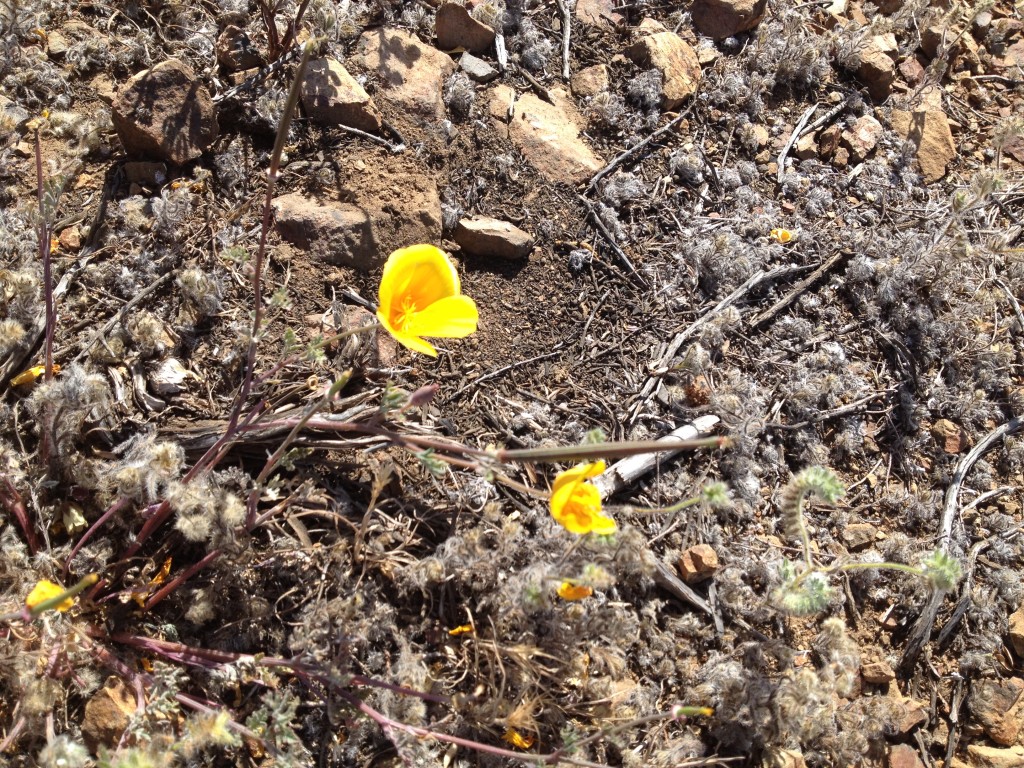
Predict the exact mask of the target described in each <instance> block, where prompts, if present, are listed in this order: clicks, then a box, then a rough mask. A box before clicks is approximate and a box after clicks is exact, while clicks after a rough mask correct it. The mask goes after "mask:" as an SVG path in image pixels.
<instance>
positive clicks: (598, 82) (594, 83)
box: [571, 64, 611, 99]
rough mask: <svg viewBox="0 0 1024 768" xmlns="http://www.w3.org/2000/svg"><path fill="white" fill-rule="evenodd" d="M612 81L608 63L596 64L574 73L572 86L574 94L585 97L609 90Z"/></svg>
mask: <svg viewBox="0 0 1024 768" xmlns="http://www.w3.org/2000/svg"><path fill="white" fill-rule="evenodd" d="M610 82H611V80H610V78H609V72H608V65H606V64H595V65H594V66H592V67H587V68H586V69H581V70H580V71H579V72H577V73H576V74H575V75H573V76H572V81H571V87H572V92H573V95H574V96H577V97H579V98H581V99H585V98H589V97H591V96H594V95H596V94H598V93H600V92H601V91H607V90H608V86H609V84H610Z"/></svg>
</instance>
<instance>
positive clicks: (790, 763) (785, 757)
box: [761, 747, 807, 768]
mask: <svg viewBox="0 0 1024 768" xmlns="http://www.w3.org/2000/svg"><path fill="white" fill-rule="evenodd" d="M761 766H762V768H807V763H806V761H805V760H804V756H803V753H802V752H800V750H798V749H782V748H780V747H769V748H768V749H766V750H765V753H764V760H763V761H762V762H761Z"/></svg>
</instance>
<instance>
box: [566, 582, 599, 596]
mask: <svg viewBox="0 0 1024 768" xmlns="http://www.w3.org/2000/svg"><path fill="white" fill-rule="evenodd" d="M592 594H594V590H593V588H592V587H584V586H581V585H579V584H573V583H572V582H571V581H563V582H562V583H561V584H559V585H558V596H559V597H560V598H562V599H563V600H586V599H587V598H588V597H590V596H591V595H592Z"/></svg>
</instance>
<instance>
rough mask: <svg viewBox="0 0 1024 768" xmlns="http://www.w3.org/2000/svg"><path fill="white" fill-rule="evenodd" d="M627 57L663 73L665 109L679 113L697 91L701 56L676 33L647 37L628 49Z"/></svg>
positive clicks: (659, 33) (662, 100)
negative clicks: (698, 58)
mask: <svg viewBox="0 0 1024 768" xmlns="http://www.w3.org/2000/svg"><path fill="white" fill-rule="evenodd" d="M626 55H627V56H628V57H629V58H630V59H632V60H633V62H634V63H636V64H637V66H640V67H655V68H657V69H658V71H659V72H661V75H662V86H661V106H662V109H666V110H674V109H678V108H679V106H680V105H682V103H683V102H684V101H685V100H686V99H687V98H689V97H690V96H691V95H693V93H694V91H696V90H697V85H698V84H699V83H700V78H701V69H700V62H699V61H698V60H697V53H696V51H694V50H693V48H691V47H690V45H689V44H688V43H687V42H686V41H685V40H683V38H681V37H680V36H679V35H677V34H676V33H675V32H658V33H655V34H653V35H648V36H646V37H643V38H641V39H640V40H638V41H637V42H636V43H634V44H633V45H631V46H630V47H629V48H627V49H626Z"/></svg>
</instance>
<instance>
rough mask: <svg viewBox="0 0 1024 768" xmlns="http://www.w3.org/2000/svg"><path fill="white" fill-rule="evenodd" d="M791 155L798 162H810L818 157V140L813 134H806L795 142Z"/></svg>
mask: <svg viewBox="0 0 1024 768" xmlns="http://www.w3.org/2000/svg"><path fill="white" fill-rule="evenodd" d="M793 154H794V155H796V156H797V159H799V160H811V159H813V158H815V157H817V156H818V140H817V139H816V138H815V136H814V134H813V133H808V134H806V135H805V136H801V137H800V138H799V139H797V140H796V147H795V148H794V149H793Z"/></svg>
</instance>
